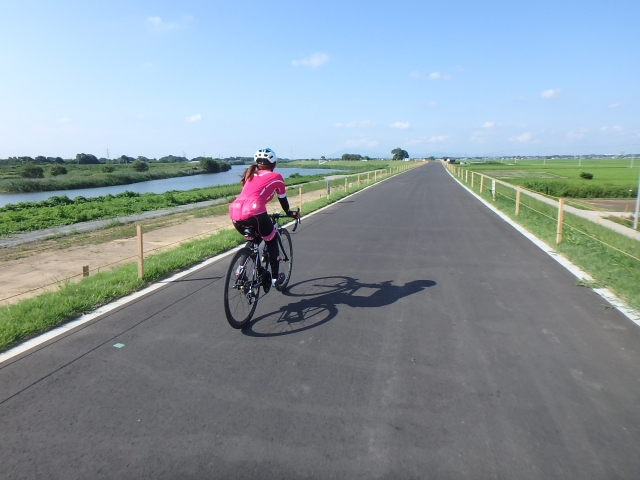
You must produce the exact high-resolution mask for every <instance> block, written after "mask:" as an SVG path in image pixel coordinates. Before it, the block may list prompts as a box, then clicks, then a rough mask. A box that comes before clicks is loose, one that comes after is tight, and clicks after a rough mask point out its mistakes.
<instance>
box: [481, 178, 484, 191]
mask: <svg viewBox="0 0 640 480" xmlns="http://www.w3.org/2000/svg"><path fill="white" fill-rule="evenodd" d="M482 187H484V175H482V174H480V193H482Z"/></svg>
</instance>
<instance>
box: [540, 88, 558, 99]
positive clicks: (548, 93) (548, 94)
mask: <svg viewBox="0 0 640 480" xmlns="http://www.w3.org/2000/svg"><path fill="white" fill-rule="evenodd" d="M558 95H560V89H559V88H555V89H554V88H551V89H549V90H545V91H544V92H542V93H541V94H540V96H541V97H542V98H547V99H550V98H556V97H557V96H558Z"/></svg>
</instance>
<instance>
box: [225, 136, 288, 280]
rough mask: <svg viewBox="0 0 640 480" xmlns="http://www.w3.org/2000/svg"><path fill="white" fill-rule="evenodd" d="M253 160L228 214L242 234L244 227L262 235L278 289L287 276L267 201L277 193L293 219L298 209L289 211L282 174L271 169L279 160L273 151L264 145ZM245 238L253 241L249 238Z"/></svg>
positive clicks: (244, 174) (281, 203)
mask: <svg viewBox="0 0 640 480" xmlns="http://www.w3.org/2000/svg"><path fill="white" fill-rule="evenodd" d="M253 159H254V161H255V163H254V164H253V165H251V166H250V167H249V168H247V169H246V170H245V171H244V173H243V174H242V179H241V180H240V183H241V184H242V192H240V195H238V197H237V198H236V199H235V200H234V201H233V202H231V205H229V217H231V221H232V222H233V226H234V227H235V228H236V230H238V232H240V233H241V234H242V235H244V234H245V228H246V227H252V228H253V231H254V232H256V234H258V235H259V236H260V237H262V239H263V240H264V242H265V244H266V246H267V251H268V252H269V264H270V265H271V278H272V283H273V286H274V287H275V288H276V289H277V290H280V286H281V285H282V284H283V283H284V281H285V280H286V277H285V274H284V273H279V269H280V263H279V260H280V258H279V255H280V251H279V249H278V241H277V239H276V229H275V227H274V225H273V223H272V222H271V219H270V218H269V215H268V214H267V203H268V202H269V201H270V200H271V199H272V198H273V195H274V194H275V193H277V194H278V201H279V202H280V206H281V207H282V210H284V212H285V213H286V214H287V215H289V216H290V217H294V218H295V217H296V216H297V215H298V212H292V211H291V210H290V208H289V201H288V200H287V194H286V187H285V185H284V179H283V178H282V175H280V174H279V173H276V172H274V171H273V169H274V168H275V166H276V161H277V160H278V157H277V156H276V154H275V152H274V151H273V150H271V149H270V148H263V149H261V150H258V151H257V152H256V153H255V155H254V156H253ZM247 239H248V240H254V239H253V238H248V237H247Z"/></svg>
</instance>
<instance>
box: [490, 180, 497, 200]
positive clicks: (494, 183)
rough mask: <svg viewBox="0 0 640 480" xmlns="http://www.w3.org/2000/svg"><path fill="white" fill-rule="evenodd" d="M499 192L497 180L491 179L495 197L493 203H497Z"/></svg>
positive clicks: (492, 191) (492, 192)
mask: <svg viewBox="0 0 640 480" xmlns="http://www.w3.org/2000/svg"><path fill="white" fill-rule="evenodd" d="M497 191H498V184H497V183H496V181H495V179H493V178H492V179H491V194H492V195H493V201H494V202H495V201H496V192H497Z"/></svg>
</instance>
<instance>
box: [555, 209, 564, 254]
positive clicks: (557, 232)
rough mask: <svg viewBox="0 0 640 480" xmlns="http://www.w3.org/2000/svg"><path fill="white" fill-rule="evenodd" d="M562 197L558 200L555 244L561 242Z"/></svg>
mask: <svg viewBox="0 0 640 480" xmlns="http://www.w3.org/2000/svg"><path fill="white" fill-rule="evenodd" d="M563 207H564V198H561V199H559V200H558V229H557V231H556V244H560V243H562V220H563V217H564V209H563Z"/></svg>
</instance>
